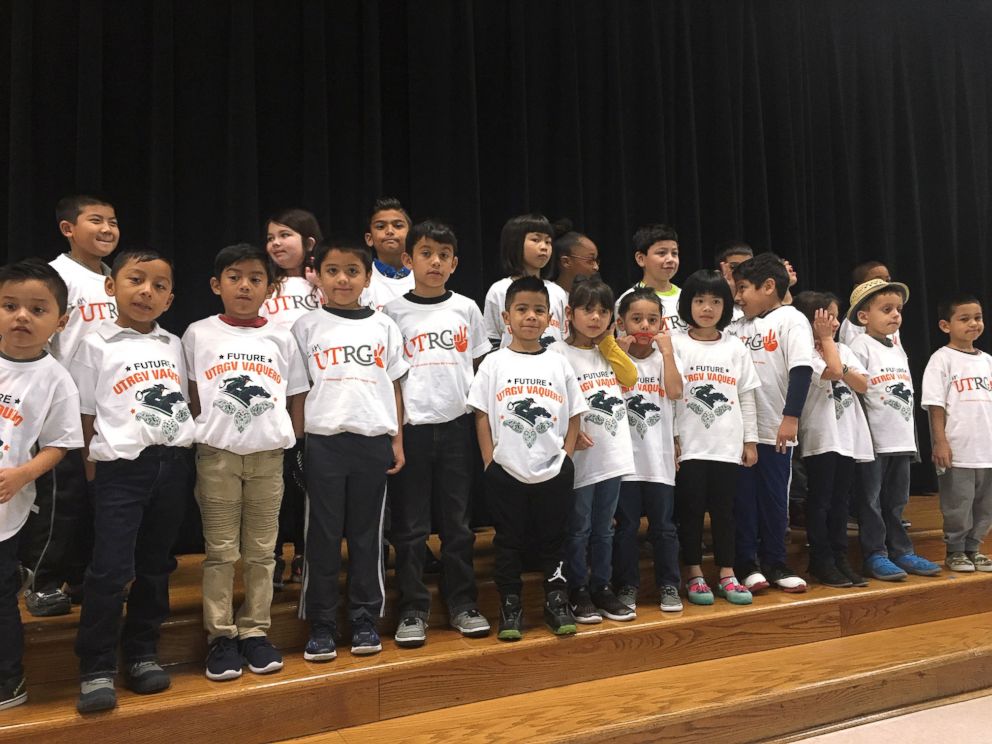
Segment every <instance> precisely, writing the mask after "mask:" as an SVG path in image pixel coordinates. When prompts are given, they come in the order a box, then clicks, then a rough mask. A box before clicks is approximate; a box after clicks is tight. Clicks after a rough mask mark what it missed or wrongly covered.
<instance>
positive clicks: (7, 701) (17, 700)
mask: <svg viewBox="0 0 992 744" xmlns="http://www.w3.org/2000/svg"><path fill="white" fill-rule="evenodd" d="M27 699H28V686H27V682H26V681H25V679H24V675H23V674H21V675H18V676H17V677H9V678H8V679H4V680H0V710H6V709H7V708H13V707H14V706H15V705H20V704H21V703H24V702H27Z"/></svg>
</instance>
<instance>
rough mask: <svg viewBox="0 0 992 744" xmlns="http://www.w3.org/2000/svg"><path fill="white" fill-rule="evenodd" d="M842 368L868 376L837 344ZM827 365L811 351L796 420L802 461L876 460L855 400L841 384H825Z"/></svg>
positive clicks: (855, 359)
mask: <svg viewBox="0 0 992 744" xmlns="http://www.w3.org/2000/svg"><path fill="white" fill-rule="evenodd" d="M837 351H838V353H839V355H840V361H841V364H842V365H845V366H847V367H849V368H850V369H851V371H853V372H858V373H859V374H862V375H864V374H867V372H866V371H865V370H864V368H863V367H862V366H861V362H860V361H858V358H857V357H856V356H854V352H852V351H851V350H850V349H849V348H847V347H846V346H845V345H844V344H837ZM826 368H827V363H826V362H824V361H823V357H822V356H821V355H820V352H819V351H816V350H814V351H813V379H812V381H811V382H810V386H809V395H807V396H806V404H805V405H804V406H803V413H802V416H800V417H799V444H800V445H801V447H802V453H803V457H812V456H813V455H822V454H824V453H826V452H836V453H838V454H840V455H843V456H844V457H851V458H854V459H855V460H857V461H858V462H868V461H871V460H874V459H875V453H874V450H873V449H872V443H871V432H870V431H869V430H868V419H867V418H865V412H864V410H863V409H862V408H861V401H860V400H859V399H858V396H857V395H856V394H855V393H854V392H853V391H852V390H851V389H850V388H849V387H848V386H847V385H846V384H845V383H844V382H843V381H842V380H824V379H823V378H822V377H821V375H823V372H824V370H826Z"/></svg>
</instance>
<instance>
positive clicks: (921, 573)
mask: <svg viewBox="0 0 992 744" xmlns="http://www.w3.org/2000/svg"><path fill="white" fill-rule="evenodd" d="M903 570H905V569H903ZM943 572H944V571H943V569H941V568H938V569H937V570H936V571H906V573H908V574H913V576H940V575H941V574H942V573H943Z"/></svg>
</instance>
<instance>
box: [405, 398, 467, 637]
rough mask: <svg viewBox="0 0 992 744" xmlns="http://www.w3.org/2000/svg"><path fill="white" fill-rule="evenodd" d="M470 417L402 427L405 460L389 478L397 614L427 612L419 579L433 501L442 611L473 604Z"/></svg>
mask: <svg viewBox="0 0 992 744" xmlns="http://www.w3.org/2000/svg"><path fill="white" fill-rule="evenodd" d="M473 423H474V420H473V418H472V416H460V417H459V418H457V419H454V420H453V421H447V422H445V423H443V424H424V425H421V426H413V425H410V424H407V425H406V426H404V427H403V452H404V454H405V455H406V465H405V466H404V467H403V469H402V470H401V471H400V472H399V473H397V474H396V475H394V476H393V477H391V478H390V479H389V508H390V511H391V519H392V524H391V531H390V542H391V543H392V545H393V548H394V549H395V550H396V586H397V589H398V590H399V593H400V597H399V616H400V618H404V617H420V618H422V619H423V620H425V621H426V620H427V619H428V617H429V615H430V602H431V595H430V592H429V591H428V589H427V585H426V584H425V583H424V557H425V553H426V551H425V550H424V545H425V544H426V542H427V537H428V535H429V534H430V531H431V504H432V503H435V504H437V506H438V510H437V511H438V521H439V525H438V528H439V529H438V532H439V534H440V535H441V565H442V566H443V570H444V573H443V574H442V580H441V588H442V593H443V595H444V598H445V600H446V602H447V604H448V614H449V615H450V616H451V617H454V616H455V615H457V614H458V613H459V612H462V611H464V610H468V609H472V608H474V607H475V605H476V587H475V570H474V568H473V566H472V547H473V545H474V544H475V534H474V533H473V532H472V530H471V528H470V527H469V515H470V514H471V497H472V462H473V461H474V459H475V458H476V457H477V453H476V451H475V449H474V447H472V429H473Z"/></svg>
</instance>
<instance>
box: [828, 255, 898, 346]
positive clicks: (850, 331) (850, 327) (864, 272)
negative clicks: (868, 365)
mask: <svg viewBox="0 0 992 744" xmlns="http://www.w3.org/2000/svg"><path fill="white" fill-rule="evenodd" d="M851 279H853V283H852V284H851V286H852V287H857V286H858V285H860V284H864V283H865V282H867V281H868V280H869V279H882V280H883V281H886V282H891V281H892V276H891V274H890V273H889V269H888V267H887V266H886V265H885V264H884V263H882V262H881V261H875V260H870V261H864V262H863V263H859V264H858V265H857V266H855V267H854V270H853V271H852V272H851ZM864 332H865V329H864V326H859V325H855V324H854V323H852V322H851V321H849V320H848V319H847V318H844V322H843V323H841V324H840V336H839V338H838V340H839V341H840V342H841V343H842V344H844V345H846V346H850V345H851V342H852V341H853V340H854V339H855V338H857V337H858V336H860V335H861V334H862V333H864ZM892 343H894V344H895V345H896V346H898V345H899V331H896V332H895V333H893V334H892Z"/></svg>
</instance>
